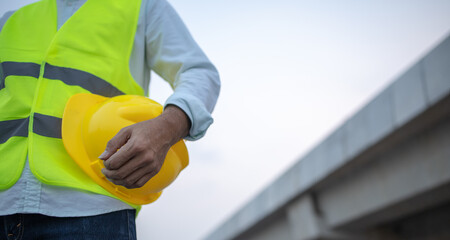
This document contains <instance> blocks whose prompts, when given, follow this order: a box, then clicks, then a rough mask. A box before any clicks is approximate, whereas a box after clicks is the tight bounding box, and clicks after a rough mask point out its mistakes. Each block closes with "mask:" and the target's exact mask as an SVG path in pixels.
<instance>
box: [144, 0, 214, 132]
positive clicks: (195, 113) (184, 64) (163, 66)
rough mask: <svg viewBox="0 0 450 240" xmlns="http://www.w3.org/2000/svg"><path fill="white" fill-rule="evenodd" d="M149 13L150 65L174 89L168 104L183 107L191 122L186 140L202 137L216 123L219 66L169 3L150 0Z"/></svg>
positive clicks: (147, 9)
mask: <svg viewBox="0 0 450 240" xmlns="http://www.w3.org/2000/svg"><path fill="white" fill-rule="evenodd" d="M146 12H147V14H146V32H145V36H146V60H147V63H148V66H149V67H150V68H151V69H152V70H153V71H154V72H155V73H157V74H158V75H160V76H161V77H162V78H163V79H164V80H166V81H167V82H168V83H169V84H170V86H171V87H172V89H173V90H174V92H173V94H172V95H171V96H170V97H169V98H168V99H167V101H166V102H165V104H164V106H167V105H176V106H177V107H179V108H181V109H182V110H183V111H184V112H185V113H186V115H187V116H188V117H189V119H190V121H191V129H190V131H189V135H188V136H187V137H186V139H187V140H197V139H200V138H201V137H203V136H204V135H205V133H206V130H207V129H208V127H209V126H210V125H211V124H212V122H213V118H212V116H211V113H212V111H213V109H214V106H215V105H216V102H217V98H218V95H219V91H220V79H219V74H218V72H217V69H216V68H215V67H214V65H213V64H212V63H211V62H210V61H209V59H208V58H207V57H206V55H205V54H204V53H203V51H202V50H201V49H200V47H199V46H198V45H197V43H196V42H195V41H194V39H193V38H192V36H191V34H190V33H189V31H188V30H187V28H186V26H185V25H184V23H183V21H182V20H181V19H180V17H179V16H178V14H177V13H176V12H175V10H174V9H173V8H172V6H171V5H170V4H169V3H168V2H166V1H165V0H153V1H152V0H150V1H148V5H147V6H146Z"/></svg>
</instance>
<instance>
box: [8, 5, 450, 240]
mask: <svg viewBox="0 0 450 240" xmlns="http://www.w3.org/2000/svg"><path fill="white" fill-rule="evenodd" d="M169 1H170V2H171V3H172V5H173V6H174V7H175V9H176V10H177V11H178V13H179V14H180V15H181V17H182V18H183V19H184V21H185V23H186V24H187V26H188V28H189V29H190V30H191V33H192V34H193V35H194V38H195V39H196V40H197V42H198V43H199V44H200V46H201V47H202V48H203V50H204V51H205V52H206V53H207V55H208V56H209V57H210V59H211V60H212V61H213V62H214V63H215V64H216V66H217V68H218V69H219V72H220V74H221V78H222V92H221V95H220V97H219V101H218V104H217V106H216V110H215V112H214V114H213V115H214V117H215V123H214V124H213V125H212V127H211V128H210V130H209V132H208V134H207V136H206V137H204V138H203V139H201V140H200V141H197V142H190V143H188V149H189V151H190V158H191V159H190V161H191V162H190V166H189V167H188V168H187V169H186V170H185V171H183V172H182V174H181V175H180V177H179V178H178V179H177V180H176V182H175V183H174V184H173V185H171V186H170V187H169V188H168V189H167V190H166V191H165V192H164V193H163V195H162V197H161V198H160V200H158V201H157V202H156V203H153V204H151V205H148V206H145V207H144V208H143V210H142V212H141V214H140V216H139V218H138V221H137V222H138V237H139V239H163V240H165V239H168V240H171V239H174V240H176V239H183V240H190V239H192V240H195V239H201V238H202V237H204V236H205V235H206V234H208V233H209V232H210V231H212V230H213V229H214V228H216V227H217V226H218V225H219V224H220V223H221V222H222V221H224V220H225V219H226V218H227V217H229V216H230V215H231V214H233V212H235V211H237V210H238V209H239V207H241V206H243V205H244V204H245V203H246V202H247V201H249V200H250V199H251V198H252V197H253V196H254V195H256V194H257V193H258V192H259V191H261V190H262V189H263V188H264V187H265V186H266V185H267V184H269V183H270V182H271V181H272V180H274V179H275V178H276V177H277V176H279V175H280V174H282V172H283V171H284V170H286V169H287V168H288V167H289V166H290V165H291V164H293V163H294V162H295V161H297V160H299V159H300V158H301V156H302V155H304V154H305V153H306V152H307V151H308V150H309V149H311V148H312V147H314V145H316V144H317V143H318V142H320V140H321V139H323V138H324V137H325V136H326V135H327V134H329V133H330V132H332V131H333V130H334V129H335V128H336V127H338V126H339V125H340V124H341V123H342V122H343V121H345V119H347V118H348V117H350V116H351V115H352V114H353V113H355V112H356V111H357V110H358V109H359V108H360V107H362V106H363V105H364V104H365V103H366V102H367V101H369V100H370V99H371V98H372V97H373V96H375V95H376V94H377V93H378V92H379V91H381V90H382V89H383V88H384V87H386V86H387V85H388V84H390V83H391V82H392V80H394V79H395V78H396V77H397V76H398V75H399V74H401V72H402V71H404V70H406V69H407V68H408V67H409V66H410V65H411V64H413V63H414V62H415V61H417V60H418V59H419V58H420V57H422V56H423V55H424V54H426V53H427V52H428V51H429V50H430V49H432V48H433V47H434V46H435V44H437V43H438V42H439V41H440V40H441V39H443V38H444V37H445V36H447V35H448V34H449V33H450V14H449V13H450V1H445V0H440V1H439V0H427V1H424V0H422V1H419V0H398V1H390V0H378V1H357V0H353V1H351V0H344V1H332V0H323V1H320V2H318V1H300V0H278V1H268V0H263V1H261V0H247V1H236V0H215V1H200V0H191V1H183V0H169ZM29 2H33V1H31V0H26V1H6V0H0V15H3V13H4V12H5V11H7V10H11V9H16V8H18V7H20V6H21V5H24V4H26V3H29ZM169 94H170V89H169V87H168V85H167V84H165V83H164V82H163V81H162V80H160V79H159V78H156V77H155V78H154V79H153V83H152V85H151V91H150V96H151V97H152V98H154V99H156V100H157V101H159V102H164V100H165V98H167V97H168V96H169Z"/></svg>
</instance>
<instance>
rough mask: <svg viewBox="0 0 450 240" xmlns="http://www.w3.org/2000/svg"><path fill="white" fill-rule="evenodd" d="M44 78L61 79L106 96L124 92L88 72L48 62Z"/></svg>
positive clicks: (68, 83) (66, 82)
mask: <svg viewBox="0 0 450 240" xmlns="http://www.w3.org/2000/svg"><path fill="white" fill-rule="evenodd" d="M44 78H47V79H54V80H61V81H63V82H64V83H65V84H67V85H77V86H80V87H82V88H84V89H86V90H88V91H89V92H91V93H95V94H98V95H102V96H105V97H114V96H118V95H123V94H124V93H123V92H122V91H120V90H119V89H117V88H116V87H114V86H113V85H111V84H110V83H109V82H107V81H105V80H103V79H101V78H99V77H97V76H95V75H93V74H90V73H88V72H84V71H81V70H77V69H73V68H65V67H57V66H53V65H51V64H48V63H46V64H45V70H44Z"/></svg>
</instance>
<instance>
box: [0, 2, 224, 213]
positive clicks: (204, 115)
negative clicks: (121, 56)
mask: <svg viewBox="0 0 450 240" xmlns="http://www.w3.org/2000/svg"><path fill="white" fill-rule="evenodd" d="M56 1H57V6H58V19H57V21H58V28H60V27H61V26H62V25H63V24H64V23H65V22H66V21H67V19H69V18H70V17H71V16H72V15H73V13H75V12H76V11H77V10H78V9H79V8H80V6H81V5H83V4H84V3H85V2H86V0H56ZM11 14H12V12H8V13H6V14H5V15H4V16H3V17H2V18H1V19H0V31H1V28H2V27H3V25H4V24H5V22H6V21H7V19H8V18H9V16H11ZM129 64H130V71H131V74H132V75H133V77H134V79H135V80H136V82H137V83H138V84H140V86H142V88H143V89H144V90H145V92H146V94H147V93H148V87H149V83H150V69H151V70H153V71H154V72H156V73H157V74H158V75H160V76H161V77H162V78H163V79H165V80H166V81H167V82H168V83H169V84H170V85H171V86H172V88H173V89H174V93H173V94H172V95H171V96H170V97H169V98H168V99H167V101H166V102H165V105H169V104H173V105H176V106H178V107H180V108H181V109H182V110H183V111H184V112H185V113H186V114H187V115H188V117H189V118H190V120H191V129H190V131H189V136H188V137H186V139H187V140H197V139H199V138H201V137H202V136H203V135H204V134H205V132H206V130H207V129H208V127H209V125H211V123H212V122H213V119H212V117H211V112H212V111H213V109H214V106H215V104H216V101H217V97H218V95H219V90H220V80H219V75H218V73H217V70H216V69H215V67H214V66H213V65H212V64H211V62H210V61H209V60H208V58H207V57H206V56H205V54H204V53H203V51H202V50H201V49H200V48H199V47H198V45H197V44H196V43H195V41H194V40H193V39H192V37H191V35H190V34H189V32H188V30H187V29H186V27H185V26H184V24H183V22H182V21H181V19H180V18H179V16H178V14H177V13H176V12H175V10H174V9H173V8H172V6H170V4H169V3H167V2H166V0H142V6H141V10H140V14H139V20H138V26H137V31H136V36H135V39H134V46H133V51H132V54H131V57H130V59H129ZM123 209H131V207H130V206H129V205H128V204H125V203H123V202H121V201H119V200H116V199H114V198H110V197H108V196H103V195H99V194H94V193H90V192H82V191H78V190H74V189H70V188H64V187H58V186H51V185H46V184H43V183H41V182H40V181H39V180H37V179H36V177H35V176H34V175H33V174H32V173H31V171H30V167H29V164H28V159H27V161H26V164H25V168H24V170H23V172H22V175H21V177H20V179H19V180H18V181H17V183H16V184H15V185H14V186H12V187H11V188H9V189H7V190H5V191H0V215H9V214H14V213H40V214H44V215H48V216H57V217H68V216H91V215H97V214H102V213H107V212H112V211H117V210H123Z"/></svg>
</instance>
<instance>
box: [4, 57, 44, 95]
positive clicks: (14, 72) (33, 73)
mask: <svg viewBox="0 0 450 240" xmlns="http://www.w3.org/2000/svg"><path fill="white" fill-rule="evenodd" d="M0 68H1V70H0V72H1V73H2V74H1V79H0V90H1V89H2V88H4V87H5V79H6V77H8V76H28V77H34V78H38V77H39V71H40V69H41V66H40V65H39V64H36V63H29V62H2V63H1V65H0Z"/></svg>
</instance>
